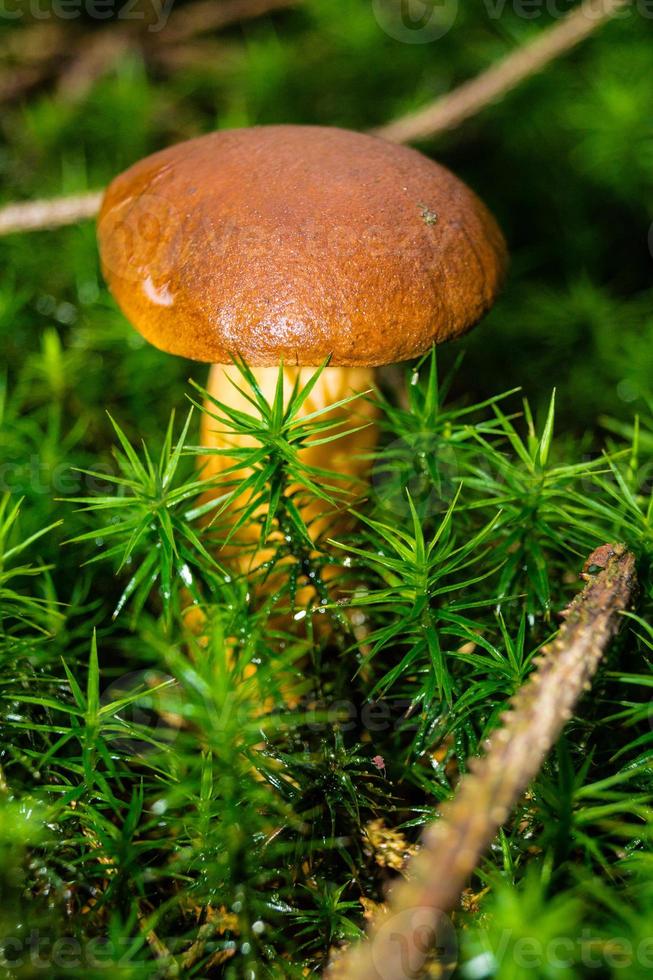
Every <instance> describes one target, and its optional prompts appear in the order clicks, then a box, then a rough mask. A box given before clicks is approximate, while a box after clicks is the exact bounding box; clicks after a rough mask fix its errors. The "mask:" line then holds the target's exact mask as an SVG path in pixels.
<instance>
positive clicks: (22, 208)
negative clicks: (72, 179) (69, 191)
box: [0, 191, 103, 235]
mask: <svg viewBox="0 0 653 980" xmlns="http://www.w3.org/2000/svg"><path fill="white" fill-rule="evenodd" d="M102 195H103V192H102V191H93V192H92V193H90V194H76V195H75V196H74V197H60V198H55V199H54V200H43V201H25V203H24V204H8V205H7V206H6V207H4V208H0V235H10V234H11V233H12V232H14V231H36V230H37V229H39V228H59V227H61V226H62V225H74V224H75V223H76V222H78V221H82V220H83V219H84V218H93V217H95V215H96V214H97V213H98V211H99V210H100V203H101V201H102Z"/></svg>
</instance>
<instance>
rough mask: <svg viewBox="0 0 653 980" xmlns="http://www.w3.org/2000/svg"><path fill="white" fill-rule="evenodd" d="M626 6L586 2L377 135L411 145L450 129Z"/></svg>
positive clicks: (625, 0)
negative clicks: (461, 83) (468, 78)
mask: <svg viewBox="0 0 653 980" xmlns="http://www.w3.org/2000/svg"><path fill="white" fill-rule="evenodd" d="M630 2H631V0H584V2H583V3H582V4H581V5H580V7H578V8H577V9H576V10H572V11H571V13H569V14H567V16H566V17H564V18H563V19H562V20H561V21H559V23H557V24H555V25H554V26H553V27H550V28H549V29H548V30H545V31H541V32H540V33H539V34H537V35H536V36H535V37H534V38H533V40H532V41H528V42H527V43H526V44H524V45H522V47H520V48H517V50H516V51H512V52H511V53H510V54H508V55H506V57H505V58H503V59H501V60H500V61H498V62H497V63H496V64H494V65H492V66H491V67H490V68H488V69H487V71H484V72H482V73H481V74H480V75H477V77H476V78H473V79H472V80H471V81H469V82H465V83H464V84H463V85H460V86H459V87H458V88H456V89H454V91H453V92H450V93H449V94H448V95H444V96H442V98H440V99H436V101H435V102H432V103H431V104H430V105H427V106H425V107H424V108H423V109H418V110H417V112H413V113H411V114H410V115H407V116H402V117H401V118H400V119H395V120H394V121H393V122H390V123H388V124H387V125H386V126H381V127H380V128H379V129H377V130H375V133H376V135H377V136H383V138H384V139H387V140H391V141H392V142H393V143H409V142H411V141H412V140H420V139H427V138H428V137H431V136H435V135H436V134H437V133H441V132H444V131H445V130H447V129H454V128H455V127H456V126H459V125H460V124H461V123H462V122H464V121H465V120H466V119H469V118H470V117H471V116H475V115H476V114H477V113H478V112H480V111H481V109H484V108H485V107H486V106H488V105H490V103H492V102H496V101H497V100H498V99H500V98H501V97H502V96H503V95H505V94H506V93H507V92H510V91H511V90H512V89H513V88H515V87H516V86H517V85H519V84H520V83H521V82H523V81H524V80H525V79H526V78H530V76H531V75H535V74H536V73H537V72H539V71H541V70H542V69H543V68H545V67H546V65H548V64H549V63H550V62H551V61H553V60H554V59H555V58H559V57H560V56H561V55H563V54H565V52H567V51H569V50H571V48H573V47H575V46H576V45H577V44H580V42H581V41H584V40H585V38H586V37H589V35H590V34H593V33H594V31H596V30H597V29H598V28H599V27H600V26H601V25H602V24H605V23H606V22H607V21H608V20H610V19H611V18H613V17H614V16H615V15H616V14H617V13H618V12H619V11H620V10H621V9H622V8H624V7H626V6H628V5H629V4H630Z"/></svg>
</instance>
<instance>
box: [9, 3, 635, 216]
mask: <svg viewBox="0 0 653 980" xmlns="http://www.w3.org/2000/svg"><path fill="white" fill-rule="evenodd" d="M298 2H299V0H247V9H248V10H249V11H250V15H252V16H253V15H255V14H256V15H257V14H260V13H261V12H265V11H267V10H270V9H273V8H278V7H291V6H294V5H295V3H298ZM243 3H244V0H232V2H231V4H230V5H229V7H226V9H227V10H230V11H231V13H232V14H233V12H234V11H235V10H239V11H240V13H239V16H241V17H242V16H244V14H243V11H244V10H245V9H246V8H245V6H243ZM630 3H631V0H584V2H583V3H582V4H581V5H580V7H578V9H576V10H573V11H572V12H571V13H570V14H568V15H567V16H566V17H564V18H563V19H562V20H561V21H560V22H559V23H557V24H555V25H554V26H553V27H550V28H548V29H547V30H544V31H542V32H541V33H539V34H538V35H537V37H536V38H534V40H532V41H529V42H528V43H527V44H525V45H523V47H521V48H519V49H517V50H516V51H513V52H511V53H510V54H509V55H507V56H506V57H505V58H503V59H502V60H501V61H499V62H498V63H497V64H496V65H492V67H491V68H489V69H488V70H487V71H485V72H482V73H481V74H480V75H478V76H477V77H476V78H474V79H472V80H471V81H469V82H465V83H464V84H463V85H461V86H460V87H459V88H457V89H455V90H454V91H453V92H450V93H449V94H448V95H445V96H443V97H442V98H441V99H437V100H436V101H435V102H433V103H432V104H431V105H429V106H426V107H425V108H424V109H420V110H419V111H418V112H415V113H411V114H410V115H408V116H403V117H401V118H399V119H395V120H394V121H393V122H390V123H388V125H387V126H382V127H381V128H380V129H377V130H375V132H376V135H378V136H383V137H384V138H385V139H388V140H391V141H393V142H395V143H408V142H410V141H411V140H418V139H425V138H426V137H430V136H435V135H437V133H440V132H443V131H444V130H447V129H452V128H454V127H455V126H458V125H460V123H462V122H464V121H465V120H466V119H468V118H470V117H471V116H474V115H476V113H478V112H480V111H481V110H482V109H484V108H485V107H486V106H487V105H489V104H490V103H491V102H494V101H496V100H497V99H499V98H500V97H501V96H503V95H505V94H506V93H508V92H509V91H510V90H511V89H513V88H514V87H515V86H517V85H519V84H520V83H521V82H522V81H524V80H525V79H526V78H528V77H529V76H531V75H534V74H535V73H536V72H538V71H541V70H542V68H544V67H545V66H546V65H547V64H549V63H550V62H551V61H553V60H554V58H557V57H559V56H560V55H562V54H564V53H565V52H566V51H568V50H569V49H570V48H572V47H574V46H575V45H576V44H578V43H579V42H580V41H582V40H584V39H585V38H586V37H588V36H589V35H590V34H592V33H593V32H594V31H595V30H597V29H598V28H599V27H601V25H602V24H605V23H607V21H608V20H610V19H611V18H613V17H615V16H616V15H617V14H618V13H619V11H620V10H623V9H624V8H625V7H626V6H628V5H629V4H630ZM209 8H211V9H213V8H212V7H211V4H210V3H208V2H207V0H198V4H197V11H198V21H201V23H202V24H203V25H204V26H205V27H206V26H207V21H206V19H204V20H202V18H205V17H206V15H207V11H208V9H209ZM191 9H192V5H191V6H189V7H184V8H183V11H180V14H179V16H180V18H181V15H182V14H183V16H184V18H186V21H187V19H188V17H189V11H190V10H191ZM200 15H201V16H200ZM220 16H223V17H224V15H223V14H220V15H218V16H217V20H216V21H213V22H212V23H213V24H214V26H223V25H224V19H223V20H222V21H220V19H219V18H220ZM189 25H190V22H188V26H186V27H182V24H181V20H180V21H179V23H178V22H177V20H176V19H175V20H172V18H171V24H170V25H169V31H170V34H169V35H167V36H169V37H172V38H174V39H175V40H177V39H179V38H181V34H180V33H178V32H179V31H181V32H182V33H183V31H184V30H189V29H190V26H189ZM176 32H177V33H176ZM191 33H197V25H195V27H194V28H193V31H192V32H191ZM162 40H163V39H162ZM89 197H90V196H89ZM101 197H102V194H101V193H98V194H97V195H96V199H97V205H96V206H95V207H91V206H89V207H88V208H87V209H86V210H84V209H82V210H80V209H79V208H76V207H75V203H76V202H77V201H78V200H79V199H78V198H59V199H56V198H55V199H54V200H52V201H36V202H34V205H35V207H36V206H37V205H38V213H40V215H41V221H40V223H38V222H35V220H34V215H35V213H37V212H36V211H32V210H31V205H30V204H27V205H20V204H12V205H8V206H7V207H4V208H0V236H1V235H8V234H10V233H11V232H18V231H33V230H34V229H36V228H58V227H61V226H63V225H69V224H74V223H75V222H76V221H80V220H82V219H83V218H92V217H94V215H95V214H96V213H97V211H98V210H99V206H100V205H99V202H100V200H101Z"/></svg>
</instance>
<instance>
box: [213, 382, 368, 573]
mask: <svg viewBox="0 0 653 980" xmlns="http://www.w3.org/2000/svg"><path fill="white" fill-rule="evenodd" d="M251 370H252V372H253V374H254V376H255V378H256V381H257V383H258V385H259V388H260V390H261V392H262V393H263V395H264V396H265V398H266V399H267V401H268V402H270V403H271V402H272V401H273V400H274V395H275V391H276V387H277V380H278V376H279V368H278V367H254V368H252V369H251ZM315 370H316V369H315V368H310V367H283V377H284V397H285V400H286V403H287V402H288V399H289V398H290V395H291V392H292V390H293V387H294V385H295V383H296V382H298V383H299V386H300V387H301V386H303V385H305V384H306V383H307V381H308V380H309V379H310V378H311V377H312V375H313V374H314V373H315ZM244 384H245V382H244V379H243V377H242V375H241V373H240V372H239V370H238V368H237V367H236V366H234V365H222V364H214V365H212V367H211V370H210V372H209V379H208V384H207V392H208V395H209V396H210V398H207V401H206V409H207V412H206V413H205V414H204V415H203V418H202V430H201V441H202V446H205V447H206V448H207V449H229V448H234V449H240V448H243V447H255V446H257V445H258V443H257V442H256V440H255V439H253V438H252V437H251V436H249V435H240V434H239V433H235V432H221V431H216V429H217V427H218V423H216V421H215V420H214V419H213V418H211V415H210V414H209V413H210V412H211V410H212V402H211V400H210V399H211V398H212V399H215V400H216V401H219V402H221V403H222V404H224V405H228V406H229V407H230V408H235V409H237V410H238V411H241V412H244V413H246V414H251V413H252V410H253V409H252V404H251V402H249V401H247V399H246V398H245V396H244V395H243V394H241V392H240V391H239V390H238V389H239V388H240V389H243V385H244ZM373 384H374V369H373V368H370V367H352V368H349V367H326V368H324V369H323V371H322V373H321V374H320V377H319V378H318V380H317V383H316V384H315V387H314V388H313V390H312V391H311V393H310V395H309V396H308V398H307V399H306V401H305V402H304V404H303V405H302V407H301V410H300V415H301V416H302V417H304V416H307V415H311V414H312V413H313V412H317V411H320V410H321V409H324V408H327V407H328V406H329V405H333V404H335V403H337V402H339V401H341V400H342V399H344V398H347V397H349V396H351V395H352V394H356V393H361V392H365V391H368V390H369V389H370V388H371V387H372V386H373ZM377 414H378V413H377V409H376V407H375V406H374V404H373V403H372V402H371V401H369V400H368V399H365V398H360V399H356V400H355V401H353V402H350V403H349V404H347V405H345V406H340V407H339V408H334V409H333V411H332V412H328V413H324V414H323V415H321V416H320V420H325V419H334V420H342V422H343V423H344V425H343V431H344V433H345V434H344V435H342V436H341V437H340V438H338V439H336V440H334V441H333V442H327V443H325V444H323V445H316V446H306V447H305V448H303V449H301V450H300V451H299V456H300V460H301V461H302V463H304V464H305V465H307V466H313V467H318V468H320V469H325V470H330V471H332V472H333V473H334V477H335V480H338V481H342V484H343V486H344V487H345V488H346V483H347V481H349V482H350V483H353V482H354V481H355V480H360V479H363V480H364V479H365V477H366V476H367V472H368V469H369V465H370V461H369V454H370V452H371V451H372V450H373V449H374V447H375V445H376V441H377V434H378V432H377V426H376V418H377ZM360 426H364V428H360ZM347 429H350V430H353V429H357V430H358V431H346V430H347ZM334 431H336V430H334ZM327 434H328V433H327ZM236 461H237V460H236V459H235V458H234V457H232V456H229V455H213V454H211V455H207V456H206V457H203V464H204V469H203V473H204V475H205V476H206V477H207V478H214V477H216V476H220V475H221V474H223V473H224V472H225V471H226V470H227V469H228V468H229V467H230V466H233V465H234V463H235V462H236ZM248 475H249V474H248V472H247V470H246V468H243V469H242V470H240V471H238V473H237V476H238V478H239V479H241V480H244V479H246V477H247V476H248ZM327 482H329V481H327ZM293 489H294V487H293V486H291V485H290V486H289V487H288V489H287V493H292V491H293ZM246 501H247V496H246V495H244V496H243V497H237V498H235V499H234V501H233V503H232V505H231V506H232V508H233V510H237V509H238V508H239V507H242V506H243V504H244V503H246ZM335 510H336V508H335V507H334V506H333V505H330V504H328V503H327V502H326V501H323V500H320V499H319V498H316V497H313V498H312V499H311V500H310V501H307V502H303V503H302V506H301V507H300V511H301V514H302V518H303V520H304V522H305V524H306V525H307V527H308V528H309V532H310V535H311V539H312V540H313V541H317V540H318V538H319V537H320V536H321V535H322V534H323V533H324V532H325V531H326V530H327V529H328V530H329V532H330V533H334V532H335V531H337V530H338V529H342V528H343V526H345V524H346V515H344V513H341V514H339V515H338V514H337V513H334V511H335ZM259 534H260V524H259V523H258V522H257V521H248V522H247V524H246V525H245V526H244V527H243V528H241V529H240V531H239V532H238V535H237V539H236V542H235V547H233V548H231V547H230V548H229V553H228V556H227V557H228V558H229V559H230V560H231V561H232V562H234V563H235V564H236V565H237V566H238V568H239V570H240V571H242V572H248V571H250V570H253V569H255V568H257V567H259V566H260V565H261V563H262V562H263V561H265V560H267V559H269V558H270V552H269V550H268V549H265V551H260V550H258V551H257V550H256V549H255V548H254V547H253V546H254V545H255V544H256V543H257V542H258V539H259ZM248 545H249V547H247V546H248Z"/></svg>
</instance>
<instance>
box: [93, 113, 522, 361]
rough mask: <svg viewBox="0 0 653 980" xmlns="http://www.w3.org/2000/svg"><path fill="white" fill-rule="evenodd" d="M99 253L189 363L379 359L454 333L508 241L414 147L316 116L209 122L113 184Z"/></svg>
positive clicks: (133, 313)
mask: <svg viewBox="0 0 653 980" xmlns="http://www.w3.org/2000/svg"><path fill="white" fill-rule="evenodd" d="M98 234H99V243H100V251H101V257H102V265H103V271H104V274H105V277H106V279H107V281H108V283H109V286H110V288H111V290H112V292H113V294H114V296H115V297H116V299H117V301H118V303H119V304H120V306H121V308H122V310H123V311H124V313H125V314H126V316H127V317H128V318H129V319H130V320H131V322H132V323H133V324H134V325H135V326H136V327H137V328H138V329H139V330H140V331H141V333H142V334H143V335H144V336H145V337H146V338H147V339H148V340H149V341H151V342H152V343H153V344H155V345H156V346H157V347H161V348H163V350H167V351H170V352H171V353H173V354H180V355H182V356H184V357H190V358H194V359H195V360H201V361H213V362H217V363H221V362H222V363H224V362H228V361H229V360H231V357H232V355H233V354H235V353H237V354H240V355H242V356H243V357H244V358H245V359H246V360H247V361H248V362H249V363H250V364H257V365H269V366H271V365H274V364H278V363H279V362H280V361H282V360H283V361H284V362H285V363H286V364H298V365H318V364H321V363H322V362H323V361H324V360H325V358H327V357H328V356H331V364H332V365H349V366H355V365H378V364H388V363H392V362H395V361H402V360H405V359H406V358H410V357H414V356H417V355H419V354H422V353H424V352H425V351H426V350H428V349H429V348H430V347H431V345H432V344H433V343H434V342H436V343H437V342H440V341H443V340H447V339H449V338H450V337H455V336H457V335H458V334H462V333H464V332H465V331H466V330H468V329H469V328H470V327H471V326H473V325H474V324H475V323H476V322H477V321H478V320H479V319H480V318H481V317H482V316H483V314H484V313H485V312H486V311H487V310H488V309H489V308H490V306H491V305H492V303H493V302H494V299H495V297H496V295H497V292H498V289H499V287H500V284H501V279H502V275H503V271H504V267H505V260H506V250H505V243H504V240H503V237H502V235H501V232H500V230H499V228H498V227H497V224H496V222H495V221H494V219H493V218H492V216H491V215H490V213H489V212H488V211H487V209H486V208H485V206H484V205H483V204H482V203H481V201H479V199H478V198H477V197H476V195H475V194H473V193H472V191H471V190H469V188H468V187H466V185H465V184H463V183H462V182H461V181H460V180H458V179H457V178H456V177H454V176H453V174H451V173H450V172H449V171H448V170H446V169H445V168H444V167H441V166H439V165H438V164H437V163H434V162H432V161H431V160H429V159H427V158H426V157H424V156H422V154H420V153H418V152H417V151H415V150H412V149H408V148H406V147H403V146H396V145H394V144H391V143H387V142H386V141H384V140H381V139H378V138H376V137H373V136H366V135H362V134H360V133H353V132H348V131H346V130H341V129H328V128H321V127H312V126H264V127H256V128H252V129H239V130H227V131H222V132H217V133H211V134H210V135H208V136H203V137H200V138H199V139H194V140H190V141H188V142H186V143H180V144H178V145H177V146H173V147H171V148H169V149H167V150H163V151H161V152H160V153H155V154H153V155H152V156H150V157H147V158H146V159H144V160H141V161H140V162H139V163H137V164H135V165H134V166H133V167H130V168H129V170H127V171H125V173H123V174H121V175H120V176H119V177H117V178H116V179H115V180H114V181H113V182H112V183H111V185H110V186H109V188H108V190H107V192H106V195H105V197H104V201H103V204H102V209H101V213H100V219H99V229H98Z"/></svg>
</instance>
